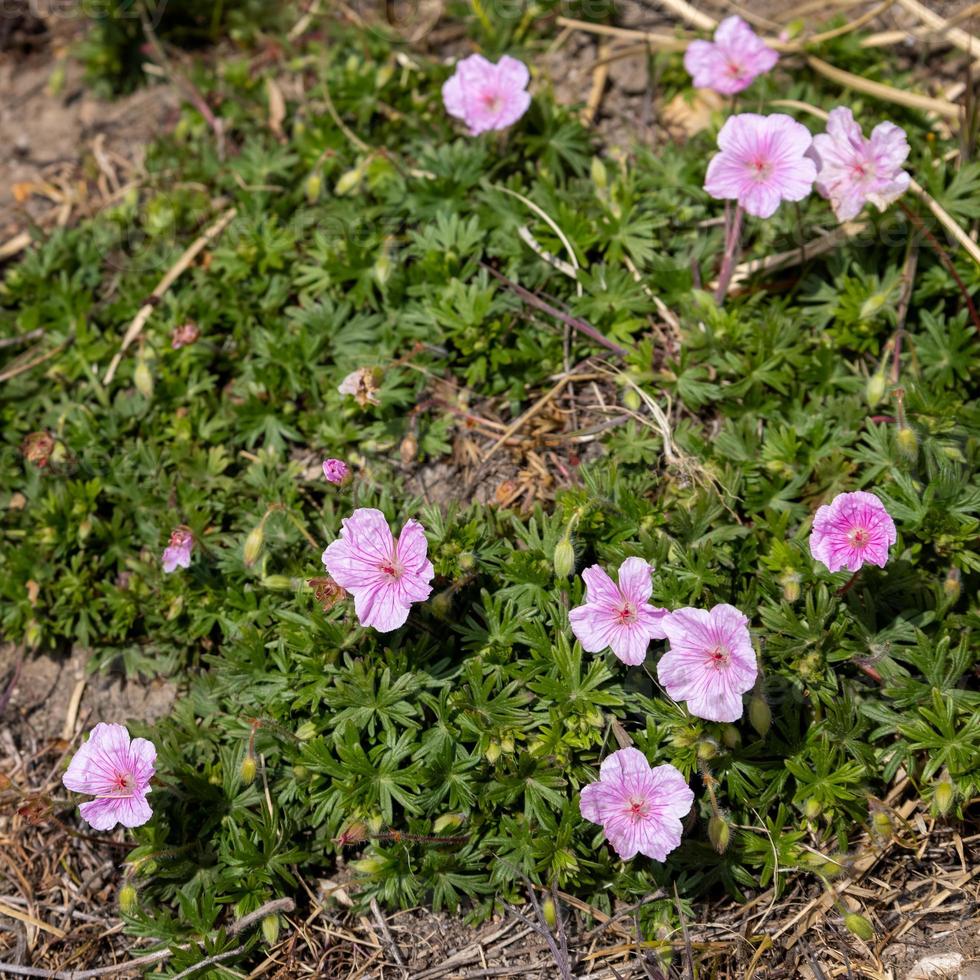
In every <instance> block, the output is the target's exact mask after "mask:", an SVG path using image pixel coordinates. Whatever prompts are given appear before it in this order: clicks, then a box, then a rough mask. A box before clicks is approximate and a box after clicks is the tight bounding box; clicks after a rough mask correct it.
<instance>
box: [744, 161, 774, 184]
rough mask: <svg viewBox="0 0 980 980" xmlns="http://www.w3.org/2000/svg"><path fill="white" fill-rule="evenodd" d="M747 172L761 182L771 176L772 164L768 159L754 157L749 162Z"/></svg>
mask: <svg viewBox="0 0 980 980" xmlns="http://www.w3.org/2000/svg"><path fill="white" fill-rule="evenodd" d="M749 173H750V174H751V176H752V177H753V178H754V179H755V180H757V181H759V183H761V182H762V181H764V180H768V179H769V178H770V177H771V176H772V164H771V163H770V162H769V161H768V160H763V159H762V157H756V158H755V159H754V160H753V161H752V162H751V163H750V164H749Z"/></svg>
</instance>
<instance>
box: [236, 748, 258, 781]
mask: <svg viewBox="0 0 980 980" xmlns="http://www.w3.org/2000/svg"><path fill="white" fill-rule="evenodd" d="M258 770H259V766H258V763H257V762H256V761H255V755H254V754H253V753H252V752H247V753H246V755H245V758H244V759H242V766H241V769H239V774H240V775H241V777H242V784H243V785H245V786H251V785H252V783H253V782H255V774H256V773H257V772H258Z"/></svg>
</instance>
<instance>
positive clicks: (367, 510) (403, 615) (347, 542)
mask: <svg viewBox="0 0 980 980" xmlns="http://www.w3.org/2000/svg"><path fill="white" fill-rule="evenodd" d="M427 548H428V544H427V542H426V540H425V528H423V527H422V525H421V524H419V522H418V521H415V520H410V521H407V522H406V523H405V526H404V527H403V528H402V531H401V534H400V535H399V537H398V541H397V543H396V541H395V539H394V536H393V535H392V533H391V528H389V527H388V522H387V521H386V520H385V516H384V514H382V513H381V511H380V510H375V509H374V508H371V507H360V508H358V509H357V510H355V511H354V513H353V514H351V516H350V517H345V518H344V520H343V522H342V526H341V530H340V537H339V538H338V539H337V540H336V541H333V542H331V543H330V544H329V545H328V546H327V549H326V551H324V552H323V564H324V566H325V567H326V569H327V571H328V572H329V573H330V575H331V576H332V577H333V579H334V581H335V582H336V583H337V585H339V586H340V587H341V588H344V589H346V590H347V591H348V592H350V593H351V594H352V595H353V596H354V611H355V612H356V613H357V618H358V619H359V620H360V622H361V625H362V626H373V627H374V628H375V629H376V630H378V632H380V633H388V632H390V631H391V630H394V629H398V627H399V626H402V625H404V623H405V620H406V619H408V611H409V608H410V607H411V605H412V603H413V602H424V601H425V600H426V599H428V598H429V595H430V593H431V592H432V586H431V585H430V583H431V581H432V577H433V575H434V574H435V573H434V571H433V568H432V562H430V561H429V560H428V558H427V557H426V551H427Z"/></svg>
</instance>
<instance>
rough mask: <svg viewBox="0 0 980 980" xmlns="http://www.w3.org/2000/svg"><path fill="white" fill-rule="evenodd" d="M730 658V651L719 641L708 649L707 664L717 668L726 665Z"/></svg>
mask: <svg viewBox="0 0 980 980" xmlns="http://www.w3.org/2000/svg"><path fill="white" fill-rule="evenodd" d="M731 659H732V653H731V651H730V650H729V649H728V647H726V646H725V645H724V644H721V643H719V644H718V645H717V646H715V647H712V648H711V649H710V650H708V664H709V665H710V666H712V667H714V668H716V669H718V670H720V669H721V668H722V667H727V666H728V662H729V661H730V660H731Z"/></svg>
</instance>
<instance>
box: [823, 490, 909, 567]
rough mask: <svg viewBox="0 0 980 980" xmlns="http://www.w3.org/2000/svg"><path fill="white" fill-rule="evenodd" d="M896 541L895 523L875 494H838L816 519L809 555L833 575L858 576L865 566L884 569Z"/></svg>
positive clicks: (857, 492)
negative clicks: (843, 572)
mask: <svg viewBox="0 0 980 980" xmlns="http://www.w3.org/2000/svg"><path fill="white" fill-rule="evenodd" d="M897 537H898V536H897V534H896V532H895V522H894V521H893V520H892V519H891V515H890V514H889V513H888V511H887V510H885V505H884V504H883V503H882V502H881V501H880V500H879V499H878V498H877V497H876V496H875V495H874V494H873V493H865V492H864V491H863V490H857V491H855V492H854V493H839V494H838V495H837V496H836V497H834V499H833V500H832V501H831V502H830V503H829V504H824V505H823V507H821V508H819V510H817V513H816V515H815V516H814V518H813V530H812V531H811V532H810V554H811V555H813V557H814V558H816V560H817V561H819V562H822V563H823V564H824V565H826V566H827V568H829V569H830V570H831V571H832V572H838V571H840V570H841V569H842V568H846V569H847V570H848V571H849V572H856V571H857V570H858V569H859V568H860V567H861V566H862V565H863V564H864V563H865V562H868V563H869V564H871V565H877V566H878V567H879V568H884V567H885V563H886V562H887V561H888V549H889V548H890V547H891V546H892V545H893V544H894V543H895V541H896V539H897Z"/></svg>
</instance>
